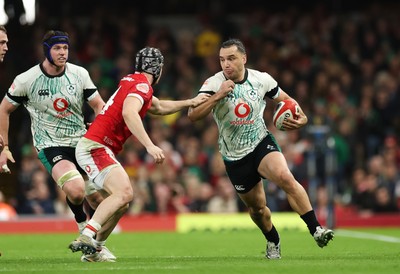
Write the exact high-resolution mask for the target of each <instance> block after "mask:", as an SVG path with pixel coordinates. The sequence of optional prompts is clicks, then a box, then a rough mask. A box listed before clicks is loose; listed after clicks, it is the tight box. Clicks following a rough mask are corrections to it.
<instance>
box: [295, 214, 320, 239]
mask: <svg viewBox="0 0 400 274" xmlns="http://www.w3.org/2000/svg"><path fill="white" fill-rule="evenodd" d="M300 217H301V218H302V219H303V221H304V222H305V223H306V224H307V227H308V230H309V231H310V233H311V235H314V233H315V231H316V230H317V226H321V225H320V224H319V222H318V220H317V216H315V212H314V210H310V211H309V212H307V213H306V214H303V215H301V216H300Z"/></svg>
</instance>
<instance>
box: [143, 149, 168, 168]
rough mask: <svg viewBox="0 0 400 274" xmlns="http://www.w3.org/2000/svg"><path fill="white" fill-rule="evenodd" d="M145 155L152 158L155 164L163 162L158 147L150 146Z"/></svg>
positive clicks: (161, 153)
mask: <svg viewBox="0 0 400 274" xmlns="http://www.w3.org/2000/svg"><path fill="white" fill-rule="evenodd" d="M146 150H147V153H149V154H150V155H151V156H152V157H153V158H154V162H155V163H156V164H162V163H163V162H164V160H165V156H164V152H163V150H162V149H161V148H159V147H158V146H151V147H148V148H146Z"/></svg>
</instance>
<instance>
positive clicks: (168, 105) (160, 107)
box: [149, 93, 210, 115]
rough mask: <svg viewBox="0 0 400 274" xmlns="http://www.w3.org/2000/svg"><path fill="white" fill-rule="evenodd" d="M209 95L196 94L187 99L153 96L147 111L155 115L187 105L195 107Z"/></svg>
mask: <svg viewBox="0 0 400 274" xmlns="http://www.w3.org/2000/svg"><path fill="white" fill-rule="evenodd" d="M209 97H210V95H209V94H205V93H204V94H203V93H201V94H198V95H197V96H196V97H194V98H191V99H187V100H177V101H174V100H160V99H158V98H157V97H155V96H153V100H152V105H151V108H150V109H149V112H150V113H152V114H156V115H168V114H172V113H175V112H177V111H180V110H182V109H184V108H187V107H197V106H199V105H201V104H203V103H204V102H206V101H207V99H208V98H209Z"/></svg>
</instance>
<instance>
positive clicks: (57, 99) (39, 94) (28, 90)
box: [6, 63, 98, 151]
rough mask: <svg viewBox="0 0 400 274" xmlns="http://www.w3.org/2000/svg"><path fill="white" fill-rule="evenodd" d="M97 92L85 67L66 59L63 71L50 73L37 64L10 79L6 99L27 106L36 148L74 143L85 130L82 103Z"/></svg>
mask: <svg viewBox="0 0 400 274" xmlns="http://www.w3.org/2000/svg"><path fill="white" fill-rule="evenodd" d="M97 94H98V92H97V88H96V87H95V85H94V84H93V81H92V80H91V78H90V76H89V73H88V71H87V70H86V69H85V68H83V67H80V66H77V65H74V64H71V63H67V64H66V65H65V71H64V73H62V74H60V75H57V76H50V75H48V74H47V73H46V72H45V71H44V70H43V68H42V64H39V65H36V66H34V67H32V68H31V69H29V70H28V71H26V72H24V73H21V74H20V75H18V76H17V77H16V78H15V79H14V82H13V83H12V85H11V87H10V88H9V89H8V92H7V94H6V99H7V100H8V101H9V102H10V103H11V104H13V105H15V106H19V105H20V104H23V105H24V106H25V107H26V109H27V110H28V112H29V115H30V117H31V131H32V136H33V145H34V146H35V147H36V149H37V150H38V151H40V150H41V149H43V148H47V147H57V146H67V147H75V146H76V144H77V143H78V141H79V139H80V138H81V137H82V136H83V135H84V134H85V132H86V127H85V124H84V117H83V113H82V111H83V110H82V108H83V103H84V101H85V100H87V101H90V100H91V99H93V98H94V97H95V96H96V95H97Z"/></svg>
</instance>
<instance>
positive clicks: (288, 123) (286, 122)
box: [282, 108, 308, 131]
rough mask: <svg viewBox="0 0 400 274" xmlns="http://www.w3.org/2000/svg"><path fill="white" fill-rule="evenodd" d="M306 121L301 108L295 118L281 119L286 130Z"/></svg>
mask: <svg viewBox="0 0 400 274" xmlns="http://www.w3.org/2000/svg"><path fill="white" fill-rule="evenodd" d="M307 122H308V118H307V116H306V115H305V114H304V112H303V110H302V109H301V108H300V111H299V116H298V117H297V119H292V118H286V119H285V120H284V121H283V123H282V126H283V128H284V129H285V130H286V131H287V130H293V129H299V128H301V127H303V126H305V125H306V124H307Z"/></svg>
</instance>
